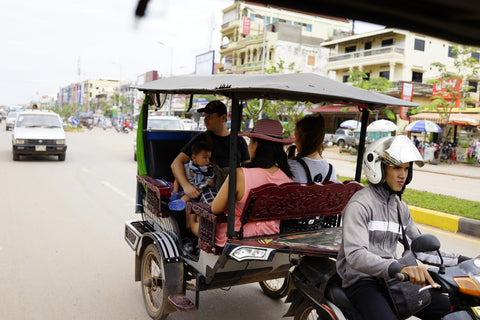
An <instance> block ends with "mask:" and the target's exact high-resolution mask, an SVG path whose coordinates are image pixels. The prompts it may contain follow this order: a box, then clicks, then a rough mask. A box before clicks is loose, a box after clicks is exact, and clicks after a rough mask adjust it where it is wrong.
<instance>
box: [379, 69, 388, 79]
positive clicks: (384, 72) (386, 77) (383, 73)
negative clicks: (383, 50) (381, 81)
mask: <svg viewBox="0 0 480 320" xmlns="http://www.w3.org/2000/svg"><path fill="white" fill-rule="evenodd" d="M379 76H380V77H382V78H385V79H387V80H390V71H380V74H379Z"/></svg>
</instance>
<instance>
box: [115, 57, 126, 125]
mask: <svg viewBox="0 0 480 320" xmlns="http://www.w3.org/2000/svg"><path fill="white" fill-rule="evenodd" d="M112 64H116V65H118V67H119V68H120V79H118V108H120V112H121V115H120V121H121V122H122V123H123V119H124V115H123V107H122V99H121V98H122V65H121V64H120V63H118V62H113V61H112Z"/></svg>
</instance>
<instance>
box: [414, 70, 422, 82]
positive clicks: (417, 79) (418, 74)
mask: <svg viewBox="0 0 480 320" xmlns="http://www.w3.org/2000/svg"><path fill="white" fill-rule="evenodd" d="M412 81H413V82H422V81H423V73H421V72H416V71H412Z"/></svg>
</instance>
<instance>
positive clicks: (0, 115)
mask: <svg viewBox="0 0 480 320" xmlns="http://www.w3.org/2000/svg"><path fill="white" fill-rule="evenodd" d="M5 119H7V111H5V110H0V122H2V120H5Z"/></svg>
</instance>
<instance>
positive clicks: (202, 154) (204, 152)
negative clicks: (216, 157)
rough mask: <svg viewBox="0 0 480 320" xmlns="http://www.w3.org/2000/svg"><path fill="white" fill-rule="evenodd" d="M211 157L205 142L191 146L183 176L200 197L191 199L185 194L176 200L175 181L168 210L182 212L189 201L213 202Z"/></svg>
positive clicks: (213, 182) (177, 185)
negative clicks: (189, 158) (190, 154)
mask: <svg viewBox="0 0 480 320" xmlns="http://www.w3.org/2000/svg"><path fill="white" fill-rule="evenodd" d="M211 156H212V149H211V148H210V146H209V145H208V143H207V142H206V141H198V142H196V143H194V144H193V145H192V160H190V161H189V162H188V163H186V164H185V176H186V177H187V180H188V182H189V183H190V184H191V185H192V186H194V187H195V188H196V189H197V190H198V191H199V192H200V196H199V197H198V198H196V199H191V198H190V197H189V196H187V195H186V194H183V196H181V198H180V199H179V200H177V199H178V197H179V195H178V191H179V183H178V181H177V180H175V182H174V184H173V194H172V200H173V201H171V202H170V204H169V207H170V209H172V210H183V209H184V208H185V202H188V201H190V200H193V201H199V202H204V203H210V202H212V201H213V199H214V198H215V195H216V194H217V191H216V189H215V174H214V172H213V166H212V165H211V164H210V157H211Z"/></svg>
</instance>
